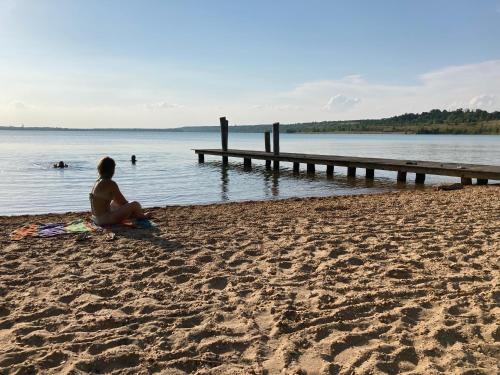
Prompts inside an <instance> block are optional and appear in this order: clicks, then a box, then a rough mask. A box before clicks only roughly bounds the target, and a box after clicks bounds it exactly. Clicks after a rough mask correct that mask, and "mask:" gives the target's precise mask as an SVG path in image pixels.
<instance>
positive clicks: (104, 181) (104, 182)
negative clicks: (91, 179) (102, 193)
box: [95, 178, 117, 189]
mask: <svg viewBox="0 0 500 375" xmlns="http://www.w3.org/2000/svg"><path fill="white" fill-rule="evenodd" d="M116 186H117V184H116V182H114V181H113V180H111V179H109V178H100V179H99V180H97V182H96V184H95V187H96V188H99V189H110V188H114V187H116Z"/></svg>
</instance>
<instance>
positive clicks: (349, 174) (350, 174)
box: [347, 167, 356, 177]
mask: <svg viewBox="0 0 500 375" xmlns="http://www.w3.org/2000/svg"><path fill="white" fill-rule="evenodd" d="M347 177H356V167H347Z"/></svg>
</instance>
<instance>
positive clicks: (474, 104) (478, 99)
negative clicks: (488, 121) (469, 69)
mask: <svg viewBox="0 0 500 375" xmlns="http://www.w3.org/2000/svg"><path fill="white" fill-rule="evenodd" d="M495 102H496V98H495V95H487V94H482V95H478V96H475V97H473V98H472V99H471V100H469V107H468V108H470V109H477V108H480V109H481V108H493V106H494V105H495Z"/></svg>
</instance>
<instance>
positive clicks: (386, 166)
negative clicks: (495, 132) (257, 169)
mask: <svg viewBox="0 0 500 375" xmlns="http://www.w3.org/2000/svg"><path fill="white" fill-rule="evenodd" d="M194 151H195V152H196V154H198V157H199V161H200V163H202V162H204V155H215V156H222V157H223V159H225V160H226V161H227V158H228V157H235V158H243V159H244V164H245V166H246V167H249V166H251V160H252V159H257V160H266V161H268V162H269V161H272V162H274V167H275V168H277V167H279V163H280V162H290V163H293V167H294V171H298V170H299V165H300V163H304V164H307V170H308V172H314V166H315V165H326V166H327V174H333V166H339V167H347V168H348V172H347V173H348V175H349V176H354V175H355V174H356V168H363V169H366V177H367V178H373V177H374V171H375V170H377V169H378V170H385V171H397V172H398V180H399V181H405V180H406V174H407V173H415V174H416V175H417V176H416V182H420V183H423V182H424V180H425V175H426V174H431V175H441V176H454V177H460V178H461V179H462V183H465V184H469V183H471V179H472V178H476V179H477V180H478V181H477V182H478V183H479V184H485V183H487V182H488V180H500V166H495V165H481V164H465V163H448V162H435V161H423V160H412V159H409V160H398V159H382V158H368V157H355V156H338V155H316V154H297V153H288V152H280V153H279V154H278V155H276V154H275V153H272V152H264V151H252V150H234V149H228V150H225V151H224V150H222V149H196V150H194ZM269 164H270V163H269ZM269 164H268V165H269Z"/></svg>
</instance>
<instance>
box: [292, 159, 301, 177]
mask: <svg viewBox="0 0 500 375" xmlns="http://www.w3.org/2000/svg"><path fill="white" fill-rule="evenodd" d="M299 172H300V163H299V162H297V161H294V162H293V173H295V174H298V173H299Z"/></svg>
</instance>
